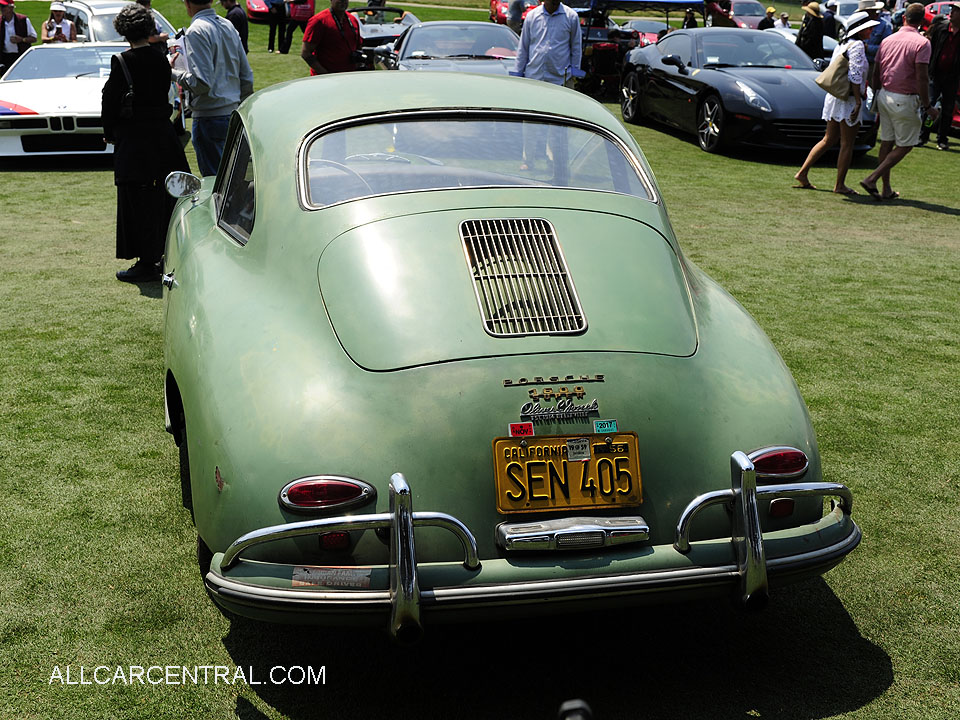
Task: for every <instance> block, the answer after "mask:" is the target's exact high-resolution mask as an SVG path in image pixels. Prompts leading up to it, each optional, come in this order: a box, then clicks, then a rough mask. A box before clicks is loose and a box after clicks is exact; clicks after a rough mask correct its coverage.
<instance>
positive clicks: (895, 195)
mask: <svg viewBox="0 0 960 720" xmlns="http://www.w3.org/2000/svg"><path fill="white" fill-rule="evenodd" d="M898 197H900V193H898V192H897V191H896V190H894V191H893V192H892V193H890V194H889V195H881V196H880V199H881V200H896V199H897V198H898Z"/></svg>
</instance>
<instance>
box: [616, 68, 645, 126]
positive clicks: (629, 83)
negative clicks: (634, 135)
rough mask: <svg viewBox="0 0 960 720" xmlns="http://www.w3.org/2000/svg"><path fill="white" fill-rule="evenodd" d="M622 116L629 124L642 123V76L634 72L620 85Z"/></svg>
mask: <svg viewBox="0 0 960 720" xmlns="http://www.w3.org/2000/svg"><path fill="white" fill-rule="evenodd" d="M620 114H621V115H622V116H623V119H624V120H625V121H626V122H628V123H633V124H635V125H636V124H637V123H639V122H640V76H639V75H638V74H637V73H636V72H635V71H633V70H631V71H630V72H628V73H627V74H626V76H625V77H624V78H623V82H622V83H621V84H620Z"/></svg>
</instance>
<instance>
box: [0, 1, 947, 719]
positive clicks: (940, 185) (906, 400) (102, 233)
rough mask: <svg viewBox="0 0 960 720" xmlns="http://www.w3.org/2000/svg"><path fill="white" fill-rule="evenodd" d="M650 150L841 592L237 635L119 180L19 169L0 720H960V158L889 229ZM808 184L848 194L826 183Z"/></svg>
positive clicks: (827, 177)
mask: <svg viewBox="0 0 960 720" xmlns="http://www.w3.org/2000/svg"><path fill="white" fill-rule="evenodd" d="M36 6H37V4H33V3H27V2H23V3H21V4H20V9H21V10H23V9H24V7H26V8H27V9H28V11H32V10H33V9H34V8H35V7H36ZM157 6H158V7H159V8H160V9H161V11H162V12H163V13H164V14H165V15H166V16H167V17H168V18H169V19H170V20H171V21H173V22H174V23H175V24H179V23H183V22H185V20H186V18H185V14H183V12H182V8H181V7H180V6H179V5H177V4H176V3H175V2H174V0H157ZM178 13H180V14H178ZM417 13H418V14H420V13H421V11H420V9H418V10H417ZM443 13H444V11H441V14H443ZM451 13H452V11H451ZM31 14H32V12H31ZM425 14H426V10H424V15H425ZM265 33H266V29H265V28H264V27H262V26H253V27H252V37H251V42H250V45H251V54H250V60H251V63H252V65H253V67H254V72H255V75H256V79H257V86H258V87H263V86H265V85H267V84H270V83H272V82H277V81H279V80H283V79H288V78H291V77H298V76H302V75H305V74H306V72H305V70H306V67H305V65H303V63H302V61H300V60H299V58H297V57H295V56H286V57H284V56H278V55H267V54H266V52H265V48H266V37H265ZM298 37H299V35H298ZM609 108H610V110H611V112H616V111H617V108H616V107H615V106H612V105H611V106H609ZM630 130H631V132H632V133H633V134H634V135H635V136H636V138H637V140H638V141H639V143H640V145H641V147H643V149H644V151H645V153H646V156H647V159H648V160H649V162H650V164H651V165H652V167H653V169H654V172H655V173H656V175H657V179H658V181H659V184H660V188H661V191H662V193H663V195H664V197H665V199H666V203H667V206H668V208H669V210H670V212H671V218H672V221H673V223H674V228H675V230H676V233H677V235H678V237H679V238H680V242H681V244H682V246H683V247H684V249H685V251H686V252H687V254H688V255H689V256H690V257H691V258H692V259H693V260H694V261H695V262H697V263H698V264H699V265H700V266H701V267H703V268H704V269H705V270H707V271H708V272H709V273H711V274H712V275H713V276H714V277H716V278H717V279H718V280H719V281H721V282H722V283H723V284H724V285H725V286H726V288H727V289H728V290H730V291H731V292H732V293H733V294H734V296H736V297H737V298H738V299H739V300H740V301H741V302H742V303H743V304H744V305H745V306H746V307H747V309H748V310H749V311H750V312H751V313H753V314H754V316H755V317H756V318H757V320H758V321H759V322H760V324H761V325H762V326H763V328H764V329H765V330H766V331H767V333H768V334H769V335H770V337H771V338H772V340H773V342H774V343H775V344H776V346H777V347H778V348H779V349H780V351H781V353H782V355H783V358H784V360H785V362H786V363H787V365H788V366H789V367H790V369H791V370H792V371H793V373H794V376H795V377H796V380H797V382H798V383H799V385H800V388H801V390H802V392H803V395H804V397H805V398H806V400H807V402H808V404H809V407H810V411H811V414H812V417H813V422H814V426H815V427H816V429H817V432H818V436H819V442H820V449H821V453H822V456H823V466H824V472H825V479H827V480H831V481H837V482H842V483H844V484H846V485H848V486H849V487H850V488H851V489H852V490H853V492H854V498H855V503H854V517H855V518H856V520H857V522H858V523H860V525H861V527H862V528H863V531H864V540H863V543H862V544H861V546H860V547H859V548H858V549H857V550H856V551H855V552H854V553H853V554H852V555H851V556H850V557H849V558H848V559H847V560H846V561H845V562H844V563H842V564H841V565H840V566H839V567H838V568H837V569H835V570H832V571H831V572H829V573H828V574H827V575H826V576H825V579H824V580H817V581H814V582H808V583H805V584H802V585H799V586H795V587H792V588H789V589H784V590H782V591H777V592H774V594H773V598H772V602H771V605H770V607H769V608H768V609H767V610H766V611H765V612H763V613H762V614H760V615H756V616H753V615H743V614H741V613H739V612H738V611H735V610H733V609H731V608H728V607H726V606H721V607H715V606H712V605H701V604H693V605H679V606H676V607H670V608H661V609H653V608H645V609H641V610H637V611H632V612H630V613H623V614H621V615H619V616H618V615H616V614H614V613H609V612H607V613H604V614H603V615H602V616H596V617H591V616H590V615H585V616H577V617H576V618H573V619H570V618H567V619H565V621H564V622H563V623H561V622H560V621H556V622H551V623H547V622H545V623H539V624H538V623H521V622H510V623H496V624H490V625H485V626H480V627H477V626H472V627H457V626H452V627H440V626H431V627H428V634H427V637H426V639H425V640H424V642H423V643H421V644H420V645H418V646H417V647H415V648H413V649H400V648H397V647H394V646H393V645H391V644H390V643H389V642H388V641H387V640H386V639H385V638H384V637H383V636H382V635H381V634H377V633H362V634H359V635H354V634H352V633H348V632H344V631H336V630H321V629H303V628H295V627H294V628H290V627H274V626H268V625H262V624H258V623H252V622H245V621H234V622H232V623H231V622H229V621H227V620H226V619H225V618H224V617H222V616H221V615H220V614H219V613H218V612H217V610H216V609H215V608H214V606H213V605H212V603H211V602H210V601H209V600H208V599H207V597H206V595H205V594H204V591H203V588H202V585H201V582H200V578H199V575H198V573H197V570H196V564H195V558H194V542H195V533H194V531H193V528H192V525H191V522H190V517H189V513H188V512H186V511H185V510H184V509H183V508H182V507H181V506H180V497H179V481H178V476H177V453H176V448H175V446H174V444H173V441H172V439H171V438H170V437H169V436H168V435H167V434H166V433H165V432H164V430H163V398H162V386H161V379H162V372H163V360H162V321H163V308H162V304H161V301H160V289H159V286H158V285H152V286H151V285H145V286H142V287H138V286H135V285H126V284H122V283H119V282H117V281H116V280H114V279H113V273H114V271H115V270H117V269H120V268H122V267H125V266H126V263H125V262H124V261H120V260H116V259H115V258H114V213H115V191H114V187H113V176H112V171H111V169H110V166H109V164H104V163H103V162H99V163H96V162H90V161H61V162H51V161H41V160H36V159H35V160H32V161H30V162H13V163H11V162H6V163H3V164H0V207H3V208H4V211H3V213H2V218H3V221H4V225H5V228H4V229H5V232H4V233H3V234H2V237H0V518H2V519H0V587H2V594H0V598H2V602H0V718H2V719H3V720H6V719H7V718H10V719H17V720H20V719H30V718H51V719H53V718H56V719H60V718H66V719H68V720H69V719H73V718H77V719H81V720H86V719H87V718H111V719H113V718H124V719H125V718H138V719H139V718H144V719H149V720H159V719H165V718H170V719H178V720H180V719H183V718H205V719H206V718H243V719H244V720H252V719H260V718H281V717H290V718H350V719H352V718H368V717H369V718H379V717H388V716H389V717H394V718H428V717H431V718H433V717H435V718H447V717H451V716H464V717H470V718H549V717H552V716H554V715H555V712H556V708H557V706H558V705H559V703H560V701H562V700H564V699H567V698H570V697H577V696H580V697H585V698H587V699H588V700H589V701H590V702H591V704H592V705H593V707H594V710H595V712H596V714H597V718H598V720H611V719H613V718H637V719H638V720H640V719H644V720H645V719H646V718H684V719H686V718H690V719H691V720H693V719H697V720H699V719H701V718H722V719H731V720H732V719H741V718H754V717H761V718H789V719H791V720H806V719H808V718H810V719H812V718H856V719H862V720H872V719H874V718H877V719H881V720H887V719H889V720H903V719H908V720H914V719H918V718H920V719H928V718H929V719H930V720H954V719H955V718H957V717H960V661H958V658H960V601H958V598H960V570H958V568H960V550H958V541H957V538H958V537H960V520H958V513H957V498H958V496H960V462H958V457H960V436H958V431H957V428H958V427H960V383H958V377H960V371H958V368H960V316H958V307H960V290H958V287H960V286H958V281H957V278H958V277H960V195H958V193H957V182H956V178H957V172H958V167H960V152H958V151H957V150H953V151H951V152H947V153H944V152H937V151H935V150H933V149H931V148H930V147H926V148H920V149H917V150H915V151H914V152H912V153H911V154H910V155H909V156H908V157H907V158H906V160H905V161H904V162H903V163H902V164H901V165H900V166H899V167H898V168H896V169H895V171H894V182H895V187H896V188H897V189H899V190H900V191H901V193H902V194H903V199H902V200H901V201H899V202H894V203H877V202H873V201H871V200H870V199H868V198H859V199H858V198H854V199H844V198H841V197H839V196H835V195H833V194H830V193H828V192H808V191H799V190H793V189H791V184H792V175H793V173H794V172H795V171H796V169H797V167H798V166H799V164H800V162H801V161H802V159H803V158H802V157H801V156H797V155H780V154H775V153H761V152H745V151H735V152H731V153H730V154H728V155H707V154H704V153H702V152H701V151H700V150H699V149H698V148H697V147H696V144H695V143H694V141H693V139H692V138H690V137H685V136H679V135H675V134H672V133H670V132H664V131H663V130H661V129H658V128H653V127H642V126H639V127H631V128H630ZM190 161H191V164H192V165H193V166H194V167H196V164H195V162H194V158H193V156H192V153H191V155H190ZM875 162H876V152H875V151H873V152H871V153H870V154H869V155H867V156H866V157H865V158H864V159H862V160H861V161H858V162H857V164H856V165H855V167H854V169H853V170H852V171H851V175H850V184H851V185H854V186H855V183H856V181H857V180H859V179H861V178H862V177H863V176H865V175H866V174H867V173H868V172H869V170H870V168H872V167H873V166H874V164H875ZM811 180H812V181H813V182H814V183H815V184H817V185H819V186H821V187H830V186H831V185H832V182H833V170H832V168H831V167H830V166H829V161H828V160H827V161H825V162H824V163H822V164H821V165H820V166H818V167H816V168H815V169H814V170H813V172H812V173H811ZM67 665H70V666H72V668H73V672H74V676H73V679H74V680H77V679H78V677H77V676H76V672H77V668H78V667H79V666H81V665H82V666H85V667H86V668H87V669H88V672H89V670H90V669H92V668H94V667H96V666H97V665H105V666H109V667H110V668H111V672H112V671H113V669H115V668H116V667H117V666H123V667H126V666H129V665H141V666H149V665H161V666H163V665H177V666H182V665H186V666H193V665H225V666H230V667H231V673H232V672H233V670H232V668H233V667H235V666H241V667H243V668H249V667H252V668H253V669H254V675H255V677H256V678H257V679H263V678H264V677H265V676H266V674H267V673H268V672H269V669H270V668H271V667H273V666H274V665H285V666H291V665H304V666H306V665H311V666H315V667H318V666H321V665H322V666H324V667H325V669H326V685H324V686H316V687H308V686H305V685H298V686H291V685H287V686H269V685H261V686H258V685H253V684H250V685H247V684H243V683H240V684H237V685H233V684H229V685H228V684H224V683H216V684H214V683H210V684H206V685H203V684H201V685H183V686H175V685H165V684H160V685H144V686H140V685H132V686H125V685H122V684H117V685H96V684H94V685H85V686H81V685H69V686H68V685H64V684H61V683H60V682H58V681H55V682H53V683H50V679H51V676H52V674H53V673H54V672H55V668H60V671H61V672H64V671H65V668H66V666H67ZM87 679H88V680H89V677H88V678H87Z"/></svg>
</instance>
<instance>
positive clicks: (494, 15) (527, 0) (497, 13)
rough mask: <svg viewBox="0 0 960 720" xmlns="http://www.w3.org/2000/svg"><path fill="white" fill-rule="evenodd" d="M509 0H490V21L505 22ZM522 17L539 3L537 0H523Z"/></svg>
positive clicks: (524, 17) (501, 23)
mask: <svg viewBox="0 0 960 720" xmlns="http://www.w3.org/2000/svg"><path fill="white" fill-rule="evenodd" d="M510 1H511V0H490V22H495V23H499V24H500V25H506V24H507V12H508V11H509V9H510ZM523 4H524V8H523V19H524V20H525V19H526V18H527V13H528V12H530V11H531V10H533V8H535V7H536V6H537V5H539V4H540V2H539V0H523Z"/></svg>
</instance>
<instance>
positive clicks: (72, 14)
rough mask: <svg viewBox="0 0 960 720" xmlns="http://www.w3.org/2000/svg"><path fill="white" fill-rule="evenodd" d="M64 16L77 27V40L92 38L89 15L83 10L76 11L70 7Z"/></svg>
mask: <svg viewBox="0 0 960 720" xmlns="http://www.w3.org/2000/svg"><path fill="white" fill-rule="evenodd" d="M63 16H64V17H65V18H67V20H72V21H73V24H74V25H75V26H76V28H77V40H82V39H89V38H90V23H89V22H88V21H87V14H86V13H85V12H84V11H83V10H75V9H74V8H69V7H68V8H67V11H66V12H65V13H64V14H63ZM81 36H83V37H81Z"/></svg>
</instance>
